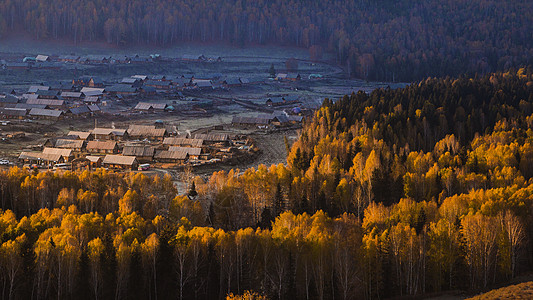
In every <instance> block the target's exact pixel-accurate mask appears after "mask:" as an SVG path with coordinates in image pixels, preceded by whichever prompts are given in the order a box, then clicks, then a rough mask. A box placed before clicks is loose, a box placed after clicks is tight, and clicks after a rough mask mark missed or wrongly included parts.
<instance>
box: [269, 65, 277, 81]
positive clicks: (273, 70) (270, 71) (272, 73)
mask: <svg viewBox="0 0 533 300" xmlns="http://www.w3.org/2000/svg"><path fill="white" fill-rule="evenodd" d="M268 74H269V76H270V78H275V77H276V69H275V68H274V64H270V69H268Z"/></svg>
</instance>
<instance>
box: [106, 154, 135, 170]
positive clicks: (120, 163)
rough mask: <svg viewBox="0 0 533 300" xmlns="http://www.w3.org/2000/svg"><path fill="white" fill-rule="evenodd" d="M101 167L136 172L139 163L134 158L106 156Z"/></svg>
mask: <svg viewBox="0 0 533 300" xmlns="http://www.w3.org/2000/svg"><path fill="white" fill-rule="evenodd" d="M102 165H103V166H104V167H106V168H110V169H121V170H137V168H138V166H139V162H138V161H137V159H136V158H135V156H124V155H106V156H105V157H104V160H103V161H102Z"/></svg>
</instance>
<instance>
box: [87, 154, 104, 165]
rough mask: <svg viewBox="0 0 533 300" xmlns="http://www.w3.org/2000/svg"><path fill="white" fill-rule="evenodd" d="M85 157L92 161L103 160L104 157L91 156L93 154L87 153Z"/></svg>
mask: <svg viewBox="0 0 533 300" xmlns="http://www.w3.org/2000/svg"><path fill="white" fill-rule="evenodd" d="M85 159H87V160H88V161H90V162H93V163H95V162H98V161H99V160H100V161H101V160H102V157H101V156H91V155H87V156H85Z"/></svg>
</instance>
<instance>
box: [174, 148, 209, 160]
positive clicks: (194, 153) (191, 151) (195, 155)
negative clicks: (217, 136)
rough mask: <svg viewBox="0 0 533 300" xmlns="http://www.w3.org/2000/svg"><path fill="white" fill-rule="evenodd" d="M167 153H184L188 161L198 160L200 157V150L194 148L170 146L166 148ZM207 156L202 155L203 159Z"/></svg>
mask: <svg viewBox="0 0 533 300" xmlns="http://www.w3.org/2000/svg"><path fill="white" fill-rule="evenodd" d="M168 151H170V152H176V151H177V152H182V151H184V152H186V153H187V154H188V155H189V158H190V159H200V156H201V155H202V148H194V147H179V146H170V147H168ZM207 156H208V154H206V155H204V158H207Z"/></svg>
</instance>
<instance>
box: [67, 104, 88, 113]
mask: <svg viewBox="0 0 533 300" xmlns="http://www.w3.org/2000/svg"><path fill="white" fill-rule="evenodd" d="M69 111H70V112H71V113H72V114H74V115H81V114H87V113H90V112H91V110H89V108H88V107H87V106H85V105H83V106H78V107H73V108H71V109H69Z"/></svg>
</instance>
